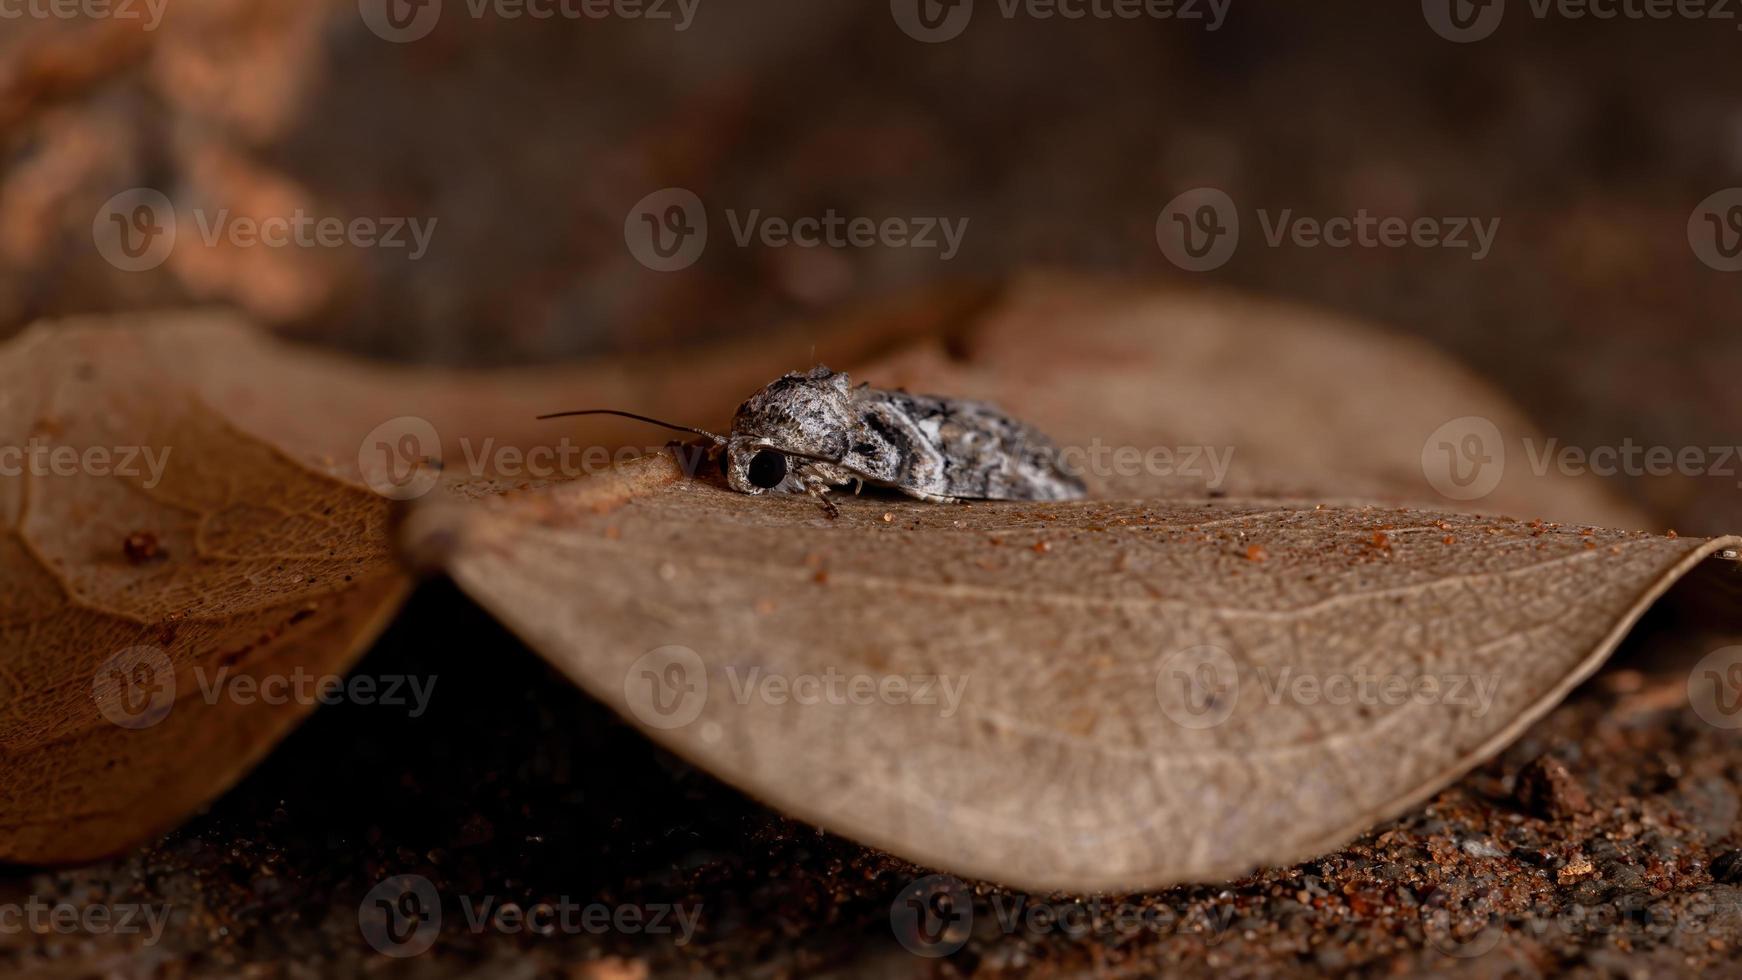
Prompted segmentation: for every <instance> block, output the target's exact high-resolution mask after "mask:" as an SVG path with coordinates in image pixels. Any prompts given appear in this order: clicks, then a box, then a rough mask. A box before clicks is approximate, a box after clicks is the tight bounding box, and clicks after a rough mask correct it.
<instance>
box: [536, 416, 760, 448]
mask: <svg viewBox="0 0 1742 980" xmlns="http://www.w3.org/2000/svg"><path fill="white" fill-rule="evenodd" d="M575 415H616V416H620V417H622V418H626V419H634V420H635V421H637V422H646V423H648V424H650V425H658V426H662V427H664V428H667V429H676V430H677V431H679V432H689V433H693V434H695V435H698V436H707V437H708V438H709V439H712V440H714V442H716V443H718V444H719V445H722V446H724V445H725V444H726V439H725V437H724V436H719V435H715V434H714V433H712V432H709V431H708V430H707V429H698V428H696V427H694V426H690V425H676V424H674V423H671V422H662V421H660V420H659V419H656V418H651V417H649V416H646V415H636V414H635V413H634V412H619V411H617V410H616V409H614V408H588V409H583V410H581V411H578V412H552V413H551V414H549V415H540V416H538V419H539V421H543V420H545V419H566V418H569V417H571V416H575Z"/></svg>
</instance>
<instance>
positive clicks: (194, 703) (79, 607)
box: [0, 329, 407, 861]
mask: <svg viewBox="0 0 1742 980" xmlns="http://www.w3.org/2000/svg"><path fill="white" fill-rule="evenodd" d="M155 340H156V338H154V337H152V336H150V335H148V334H144V333H139V332H131V331H123V330H96V329H90V330H83V329H74V330H65V331H58V332H52V333H51V332H48V331H45V330H37V331H34V332H32V333H30V334H28V335H26V336H25V337H23V338H20V339H19V340H17V341H15V342H13V343H12V344H10V345H8V348H7V350H6V351H5V352H4V354H0V446H4V447H7V450H8V453H9V455H8V458H7V459H6V460H4V461H3V462H4V463H5V464H6V465H7V467H8V469H9V470H11V471H12V473H11V474H9V475H6V476H0V529H3V533H0V765H3V766H4V767H5V773H6V778H5V779H4V780H3V781H0V859H5V860H12V861H70V860H77V859H81V858H87V857H91V856H95V855H99V854H103V853H106V852H110V851H113V850H116V849H118V848H120V847H123V846H125V845H127V844H130V843H132V842H134V841H136V840H138V839H140V838H142V837H144V836H147V835H149V834H152V833H157V832H161V831H163V830H165V829H168V828H169V827H171V826H173V825H174V824H175V823H176V822H177V821H179V820H180V819H181V818H183V817H184V816H186V815H187V813H188V812H189V811H191V810H193V809H194V808H195V807H197V806H199V805H201V804H203V803H204V802H206V801H207V800H209V799H210V798H211V797H212V796H214V795H216V794H217V793H218V792H219V791H221V790H222V789H223V788H225V787H226V786H228V785H230V783H232V782H233V781H235V780H236V779H237V778H239V777H240V776H241V775H242V774H243V773H244V772H246V771H247V769H248V768H249V767H250V766H251V765H252V764H253V763H254V761H255V760H256V759H258V758H259V757H260V756H261V755H263V754H264V753H265V751H266V750H267V749H268V748H270V747H271V745H272V744H273V743H274V742H276V741H277V740H278V738H279V737H280V736H281V735H282V734H283V733H284V732H285V731H286V730H287V729H288V728H289V727H290V726H291V725H292V724H294V723H295V721H296V720H297V719H298V718H300V717H301V716H302V715H303V714H305V713H306V712H307V708H306V707H301V706H298V705H296V704H294V703H290V704H283V705H272V704H262V703H249V704H244V703H242V701H241V700H239V699H235V698H227V697H220V698H217V699H215V700H211V701H208V700H207V699H206V698H205V697H203V696H202V694H201V690H200V688H201V681H202V679H203V680H204V682H205V683H206V684H207V685H208V686H209V685H212V684H216V683H219V676H220V675H219V673H218V672H219V671H227V673H226V674H224V675H223V678H224V680H226V681H229V680H234V679H235V678H237V677H241V676H252V677H255V678H259V677H262V676H265V675H268V674H289V673H291V672H293V671H295V670H303V671H307V672H309V673H312V674H314V675H317V676H318V675H322V674H328V673H342V672H343V671H344V670H345V669H346V668H348V667H349V666H350V664H351V662H352V661H353V660H354V659H355V657H356V656H357V654H358V653H359V652H360V651H361V650H362V649H363V647H365V646H366V645H367V644H368V642H369V641H370V639H371V638H372V637H373V636H374V635H375V633H376V631H377V630H378V629H379V628H380V627H381V625H382V624H383V623H384V622H385V620H386V618H387V617H388V616H390V615H391V614H392V612H393V611H394V610H395V609H396V608H397V605H398V600H399V598H400V596H401V595H402V594H403V593H404V591H405V588H406V585H407V580H406V578H405V576H404V575H403V574H401V573H400V571H399V569H398V566H397V565H396V564H395V562H394V561H393V557H392V555H391V553H390V552H389V550H388V548H387V547H386V542H387V518H388V507H387V501H386V500H384V499H383V498H381V497H379V496H376V495H375V494H373V493H370V492H368V491H366V490H362V489H359V488H356V487H351V486H347V485H345V484H343V483H341V482H339V481H337V480H334V479H331V478H329V477H326V476H322V475H319V474H317V473H314V472H311V471H310V470H309V469H308V468H306V467H304V466H301V465H299V464H298V463H297V462H295V461H294V460H292V459H290V458H287V457H286V456H285V455H284V454H283V453H281V452H279V451H278V450H277V449H275V448H274V447H273V446H272V445H270V444H268V443H266V442H263V441H261V440H260V439H258V438H255V437H251V436H249V435H246V434H243V433H241V432H239V431H238V430H236V429H235V428H233V427H232V426H231V425H230V424H229V423H228V421H227V420H226V419H225V418H223V417H222V416H220V415H219V414H217V413H215V412H214V411H212V410H211V408H210V407H209V406H208V405H206V404H205V403H204V402H203V401H202V400H201V399H200V398H199V397H198V395H197V394H196V393H195V392H194V391H193V390H192V389H191V388H190V386H189V385H187V384H186V383H185V382H184V381H183V380H181V371H180V368H181V365H180V364H179V363H178V361H177V360H176V359H174V358H173V357H172V356H169V355H170V354H171V350H170V349H169V348H168V347H166V346H164V345H160V344H158V343H156V342H155ZM36 447H40V449H38V448H36ZM17 450H24V451H28V452H37V453H40V455H38V456H37V457H36V458H37V462H36V463H34V464H32V463H29V462H28V461H27V460H26V459H25V458H23V457H20V456H19V455H17V454H16V452H15V451H17ZM88 452H101V453H105V454H107V455H106V456H98V455H90V456H87V455H86V454H87V453H88ZM68 453H76V454H77V456H76V458H75V457H72V456H68V455H67V454H68ZM147 454H149V455H147ZM153 459H155V460H156V461H157V464H158V465H159V466H160V467H161V469H158V470H154V468H153V465H152V462H151V461H152V460H153ZM21 469H22V470H23V472H19V471H20V470H21ZM159 476H160V477H161V479H159V478H158V477H159ZM129 539H132V543H131V544H129V543H128V542H129ZM117 672H119V673H118V674H117ZM118 678H124V679H125V680H121V679H118ZM129 682H132V683H131V686H130V685H129ZM170 685H173V686H170ZM150 692H158V693H157V695H156V697H157V698H158V700H150V698H152V697H153V695H152V694H151V693H150ZM130 699H132V700H130ZM164 710H167V715H161V712H162V711H164ZM135 725H137V726H140V727H131V726H135Z"/></svg>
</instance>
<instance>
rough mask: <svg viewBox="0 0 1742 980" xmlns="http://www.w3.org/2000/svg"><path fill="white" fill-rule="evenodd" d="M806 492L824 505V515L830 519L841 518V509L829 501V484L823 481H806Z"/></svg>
mask: <svg viewBox="0 0 1742 980" xmlns="http://www.w3.org/2000/svg"><path fill="white" fill-rule="evenodd" d="M804 492H805V493H808V494H810V495H811V496H812V497H814V498H815V499H816V502H817V503H819V504H822V505H823V513H824V514H827V515H828V516H829V517H830V518H836V517H840V516H841V508H839V507H837V506H835V502H834V501H833V500H830V499H829V485H828V484H827V483H825V482H823V481H822V480H812V481H806V483H805V488H804Z"/></svg>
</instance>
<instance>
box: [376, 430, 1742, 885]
mask: <svg viewBox="0 0 1742 980" xmlns="http://www.w3.org/2000/svg"><path fill="white" fill-rule="evenodd" d="M889 515H893V520H886V517H888V516H889ZM408 532H409V535H410V541H411V543H412V547H413V548H424V549H428V548H429V547H443V548H451V549H452V550H451V553H449V554H448V555H447V556H446V562H447V567H448V568H449V569H450V571H451V573H452V574H453V576H454V578H455V580H456V581H457V582H458V583H459V584H460V586H461V587H462V588H463V589H465V591H466V592H467V593H468V594H470V595H472V596H473V597H474V598H476V599H477V600H478V601H479V602H480V603H482V604H483V605H484V606H486V607H487V608H489V609H490V610H492V611H493V612H494V613H495V614H496V615H497V616H499V617H500V618H501V619H502V620H503V621H504V622H505V623H507V624H508V625H509V626H510V627H511V628H513V629H514V630H515V631H516V632H517V633H519V634H520V635H521V636H523V637H524V638H525V639H526V640H527V641H528V642H529V643H530V644H531V645H532V646H533V647H534V648H535V649H538V650H539V651H541V652H543V653H544V654H545V655H546V656H547V657H549V658H550V659H551V660H552V662H554V663H555V664H557V665H558V666H559V667H561V668H562V669H563V670H564V671H565V672H566V673H567V674H568V675H569V676H570V677H572V678H573V679H574V680H575V681H576V682H577V683H579V684H580V685H582V686H583V687H585V688H586V689H587V690H588V691H590V692H591V693H592V694H593V695H594V696H596V697H598V698H600V699H602V700H604V701H606V702H607V703H609V704H611V705H613V706H615V707H616V708H617V710H619V711H620V712H622V713H623V714H624V715H625V716H627V717H629V718H630V719H632V720H633V721H635V722H636V723H637V724H638V725H640V726H641V727H642V728H643V729H645V730H646V731H647V733H648V734H649V735H651V736H652V737H653V738H655V739H658V740H659V741H661V742H662V743H663V744H665V745H667V746H669V747H670V748H672V749H674V750H675V751H677V752H679V753H680V754H682V755H684V756H685V757H687V758H689V759H692V760H694V761H695V762H696V763H698V764H699V765H701V766H703V767H704V768H706V769H708V770H709V771H711V772H714V773H716V774H718V775H720V776H722V777H724V778H726V779H727V780H729V781H731V782H732V783H734V784H736V785H737V786H739V787H741V788H743V789H745V790H746V791H748V792H750V793H751V794H753V795H755V796H757V797H760V798H762V799H764V800H766V801H768V802H769V803H771V804H773V805H775V806H776V807H779V808H781V809H783V810H786V811H788V812H791V813H795V814H798V815H800V816H803V817H805V818H806V819H809V820H811V821H813V822H815V823H818V824H820V825H822V826H824V827H827V828H830V829H832V830H835V831H838V832H840V833H843V834H846V835H848V836H851V837H854V838H857V839H860V840H863V841H867V842H870V843H873V844H876V845H878V846H880V847H884V848H886V849H888V850H890V851H893V852H895V853H897V854H900V855H902V856H904V857H908V858H911V859H913V860H915V861H918V862H921V863H924V864H928V865H931V866H935V867H939V868H944V869H948V870H951V871H955V872H959V873H963V874H967V875H972V876H976V877H982V878H988V879H992V880H995V881H998V882H1001V883H1007V884H1014V885H1019V886H1022V887H1026V888H1031V889H1059V890H1069V891H1089V890H1100V889H1113V888H1146V887H1154V886H1159V885H1163V884H1168V883H1173V882H1180V881H1193V880H1215V879H1222V878H1227V877H1230V876H1234V875H1237V874H1240V873H1242V872H1244V871H1245V870H1247V869H1249V868H1251V867H1253V866H1255V865H1259V864H1264V863H1273V862H1285V861H1290V860H1296V859H1300V858H1304V857H1308V856H1311V855H1313V854H1315V853H1318V852H1320V851H1323V850H1325V849H1328V848H1332V847H1335V846H1340V845H1341V844H1343V843H1346V842H1347V841H1348V840H1349V839H1350V838H1351V837H1353V836H1354V835H1356V834H1358V833H1359V832H1361V831H1362V830H1364V829H1365V828H1367V827H1368V826H1370V825H1372V824H1373V823H1374V822H1376V821H1378V820H1380V819H1382V818H1384V817H1386V816H1389V815H1392V814H1396V813H1398V812H1400V811H1402V810H1403V809H1405V808H1407V807H1408V806H1410V805H1412V804H1413V803H1415V802H1417V801H1419V800H1421V799H1423V798H1425V797H1426V796H1427V795H1428V794H1430V793H1432V792H1433V791H1435V790H1437V789H1438V788H1440V787H1441V786H1443V785H1445V784H1446V783H1447V782H1449V781H1450V780H1452V779H1453V778H1455V777H1456V776H1458V775H1459V774H1460V773H1462V772H1463V771H1464V770H1466V769H1467V768H1469V767H1470V766H1471V765H1473V764H1475V763H1476V762H1478V761H1480V760H1481V759H1483V758H1484V757H1485V756H1487V755H1488V754H1490V753H1491V752H1493V751H1494V750H1496V749H1497V748H1499V747H1500V746H1501V745H1503V744H1504V743H1505V742H1507V741H1508V740H1510V739H1511V738H1512V737H1513V736H1514V735H1515V734H1516V733H1517V732H1518V731H1519V730H1520V729H1521V728H1523V727H1524V726H1525V725H1527V724H1529V723H1530V722H1531V721H1533V720H1534V719H1536V718H1538V717H1540V716H1541V715H1542V714H1544V713H1545V712H1547V711H1548V709H1549V708H1551V707H1552V706H1553V705H1554V704H1555V703H1557V702H1558V701H1559V700H1560V699H1561V698H1562V697H1563V696H1564V695H1565V694H1566V693H1567V691H1568V690H1570V689H1571V688H1572V687H1573V686H1574V685H1575V684H1577V683H1578V682H1579V681H1580V680H1582V679H1583V678H1584V677H1585V676H1587V675H1588V674H1589V673H1590V672H1591V671H1593V670H1594V669H1595V668H1596V667H1597V665H1598V664H1600V663H1601V662H1602V661H1603V659H1604V658H1606V657H1607V656H1608V655H1609V653H1610V651H1612V650H1613V649H1614V647H1615V645H1616V643H1617V642H1619V640H1620V638H1621V637H1622V635H1624V634H1625V632H1626V631H1627V629H1628V628H1629V627H1630V626H1631V625H1632V623H1633V622H1634V621H1635V620H1636V619H1637V618H1638V617H1639V615H1640V614H1641V613H1642V612H1643V611H1644V610H1645V608H1646V607H1647V606H1649V605H1650V604H1651V602H1652V601H1653V600H1655V599H1656V598H1657V597H1658V596H1659V595H1660V594H1662V593H1663V591H1664V590H1666V589H1667V588H1668V587H1669V586H1670V585H1671V584H1673V583H1674V582H1675V581H1677V580H1678V579H1680V578H1681V577H1682V576H1684V575H1686V574H1688V573H1689V572H1690V570H1692V569H1694V568H1695V567H1696V566H1701V563H1702V562H1707V561H1708V556H1710V555H1712V554H1713V553H1714V552H1715V551H1717V550H1718V549H1719V548H1720V547H1723V546H1726V545H1730V544H1735V543H1736V540H1735V539H1726V540H1722V541H1697V540H1689V539H1672V538H1667V537H1657V536H1650V535H1645V534H1643V533H1637V532H1634V533H1628V532H1612V531H1600V532H1596V533H1593V534H1584V533H1581V532H1580V531H1579V530H1577V529H1571V528H1562V527H1552V526H1544V525H1541V524H1540V523H1536V524H1524V523H1519V522H1516V521H1511V520H1505V519H1500V520H1496V519H1488V518H1480V517H1472V516H1461V515H1445V514H1433V513H1423V512H1419V511H1408V510H1401V509H1393V508H1361V507H1318V506H1315V505H1313V504H1310V503H1291V502H1277V501H1249V500H1226V501H1205V502H1187V501H1178V502H1141V501H1140V502H1081V503H1072V504H976V505H973V506H966V507H964V506H949V505H944V506H940V505H926V504H917V503H911V502H907V501H891V500H867V499H858V500H847V501H844V502H843V504H842V514H841V517H840V518H839V519H838V520H829V519H828V518H826V517H825V516H823V514H822V512H821V511H820V509H819V508H818V507H817V506H816V504H815V503H814V502H812V501H809V500H804V499H797V500H795V499H784V498H768V497H750V496H744V495H738V494H734V493H731V492H730V491H728V490H725V489H724V488H723V487H719V486H715V485H713V484H709V483H703V482H699V481H696V480H691V479H686V478H685V477H684V476H683V473H682V470H681V469H680V468H679V467H678V466H677V464H676V463H675V462H673V461H672V459H671V458H670V457H650V458H648V459H646V460H642V461H639V462H638V463H636V464H632V465H630V466H628V467H625V468H622V469H621V470H619V471H617V472H614V473H611V474H608V475H604V476H599V477H591V478H588V479H585V480H582V481H580V482H578V483H576V484H572V485H569V486H565V487H560V488H553V489H550V490H546V491H543V492H539V493H532V494H525V495H517V496H515V497H512V498H509V499H496V500H492V501H487V502H485V504H484V505H483V506H481V507H472V508H457V507H454V506H452V505H449V506H446V507H442V506H437V507H430V508H425V509H423V510H422V511H421V512H420V513H418V514H415V515H414V516H413V518H412V520H411V523H410V524H409V525H408ZM1448 532H1449V533H1450V534H1451V535H1452V537H1453V538H1454V540H1455V541H1456V544H1453V545H1448V544H1445V543H1444V538H1445V536H1446V535H1447V534H1448ZM994 538H996V539H997V542H998V543H996V544H994V543H992V542H993V539H994ZM432 542H433V543H434V544H432ZM1253 544H1257V545H1260V546H1261V547H1262V548H1263V549H1264V551H1265V554H1266V556H1267V557H1266V560H1265V561H1263V562H1256V561H1252V560H1250V559H1249V557H1248V554H1247V550H1248V548H1249V547H1250V546H1251V545H1253ZM1042 545H1044V546H1046V547H1040V546H1042ZM1712 564H1713V565H1722V566H1726V567H1723V568H1722V569H1702V574H1706V575H1726V576H1734V574H1735V571H1734V563H1733V562H1722V561H1712ZM818 568H822V569H826V570H827V576H826V579H825V580H821V581H819V580H818V578H817V576H816V574H815V572H816V570H817V569H818ZM1364 677H1371V678H1374V679H1375V680H1374V681H1372V682H1370V684H1369V687H1368V688H1361V687H1358V686H1357V685H1361V684H1364V683H1369V682H1364V681H1362V680H1361V679H1362V678H1364ZM1303 678H1310V679H1311V681H1312V683H1313V684H1314V685H1315V686H1314V687H1313V688H1312V689H1311V691H1308V690H1307V689H1306V688H1304V687H1302V686H1301V684H1302V683H1303ZM1337 678H1347V681H1346V682H1344V681H1339V680H1336V679H1337ZM1430 681H1431V682H1432V684H1433V685H1434V687H1433V692H1434V693H1432V694H1428V693H1426V692H1427V691H1428V688H1427V687H1426V685H1427V684H1428V683H1429V682H1430ZM1397 683H1402V684H1404V685H1407V687H1408V694H1407V695H1406V696H1405V697H1404V698H1403V699H1402V701H1401V703H1392V700H1387V698H1392V699H1393V700H1394V699H1395V695H1387V694H1386V693H1385V692H1386V691H1390V690H1393V688H1394V687H1395V685H1396V684H1397ZM1333 688H1334V689H1335V691H1342V692H1345V693H1343V694H1336V693H1334V692H1333ZM1363 689H1371V690H1373V691H1375V692H1376V693H1375V694H1373V695H1372V696H1367V695H1362V694H1360V693H1358V692H1359V691H1360V690H1363ZM1279 692H1280V693H1279ZM1313 692H1316V693H1313ZM1339 698H1340V699H1342V702H1343V703H1334V702H1335V701H1337V700H1338V699H1339Z"/></svg>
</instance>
